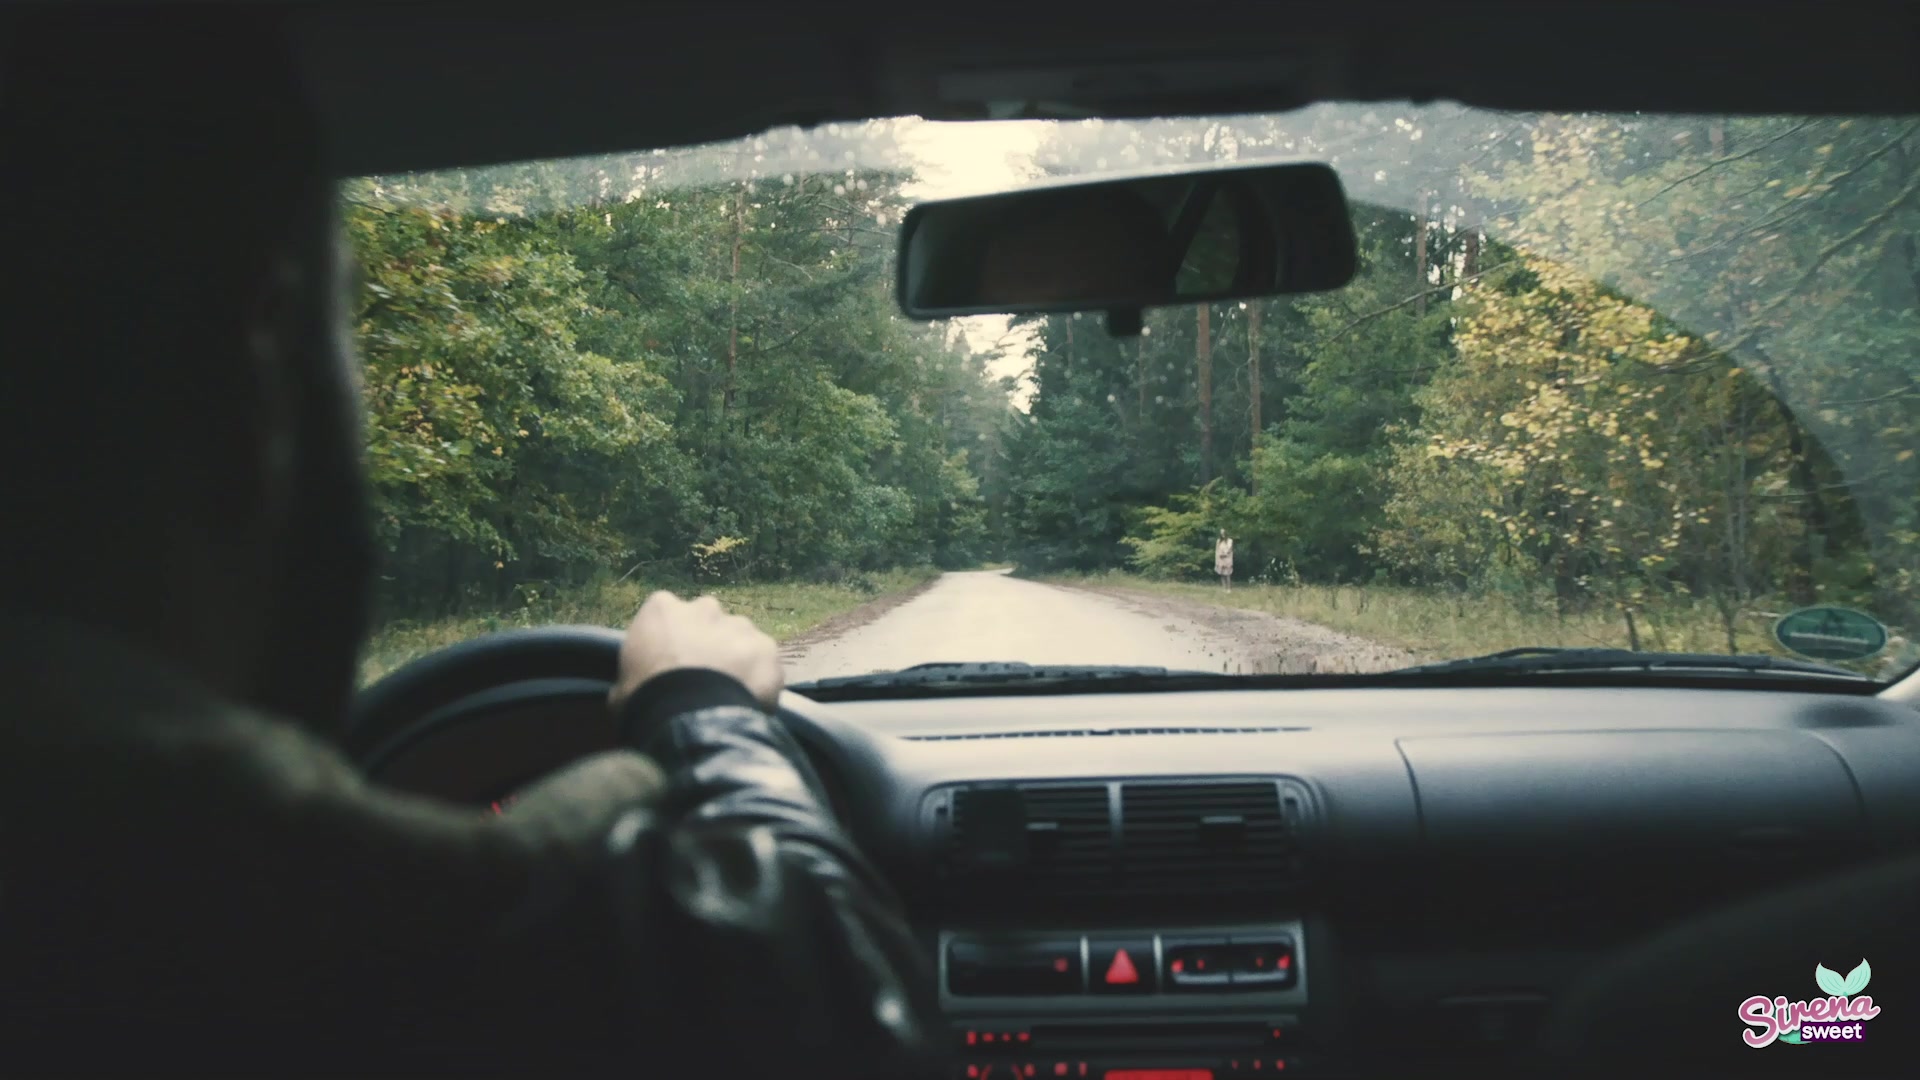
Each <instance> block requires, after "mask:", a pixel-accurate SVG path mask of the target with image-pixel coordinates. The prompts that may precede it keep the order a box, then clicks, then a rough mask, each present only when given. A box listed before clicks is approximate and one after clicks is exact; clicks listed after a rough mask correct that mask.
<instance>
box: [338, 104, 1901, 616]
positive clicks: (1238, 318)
mask: <svg viewBox="0 0 1920 1080" xmlns="http://www.w3.org/2000/svg"><path fill="white" fill-rule="evenodd" d="M902 130H903V126H902V124H901V123H899V122H876V123H874V124H870V125H863V126H853V127H843V128H829V129H825V130H822V131H813V132H805V133H778V132H776V133H769V134H768V135H766V136H763V137H759V138H756V139H750V140H744V141H742V142H740V143H737V144H728V145H725V146H718V147H702V148H694V149H688V150H676V151H669V152H657V151H656V152H649V153H642V154H631V155H619V156H615V157H610V158H598V159H583V160H578V161H566V162H541V163H533V164H527V165H519V166H511V167H503V168H494V169H479V170H466V171H457V172H448V173H437V174H432V175H421V176H407V177H379V178H367V179H363V180H359V181H355V182H353V183H351V184H349V185H347V187H346V189H345V191H344V215H345V218H346V224H347V228H348V233H349V237H350V239H351V241H352V244H353V247H354V250H355V253H356V254H357V256H358V258H359V261H360V264H361V267H362V277H361V281H360V285H359V288H358V292H357V301H356V309H355V312H354V317H355V322H356V328H357V333H358V343H359V349H360V352H361V356H362V359H363V362H364V365H365V383H364V393H365V400H366V406H367V412H368V417H369V425H370V436H369V443H368V453H369V461H370V466H371V469H372V478H373V484H374V492H375V501H376V514H377V517H376V523H377V526H378V529H379V535H380V539H381V542H382V545H383V550H384V552H385V555H386V559H387V564H386V568H385V571H384V573H383V579H382V587H381V596H380V600H381V611H382V615H383V617H385V618H387V619H400V618H413V619H419V618H430V617H436V616H440V615H446V614H451V613H456V612H471V611H475V610H501V609H506V608H510V607H512V606H514V605H516V604H520V603H523V602H524V600H525V598H526V597H527V596H528V595H533V594H544V593H550V592H552V591H554V590H568V589H581V588H588V587H592V586H593V585H594V584H595V583H605V582H608V581H611V580H616V579H633V580H649V581H661V582H676V581H677V582H715V581H734V582H741V581H745V582H754V581H764V582H774V581H815V580H818V581H842V580H848V579H850V578H858V577H859V576H861V575H872V574H877V573H881V572H884V571H888V570H891V569H894V568H901V567H916V566H937V567H945V568H963V567H970V566H975V565H979V564H980V563H982V562H983V561H989V560H1001V559H1004V560H1006V561H1008V562H1011V563H1013V564H1015V565H1016V566H1017V567H1018V568H1019V570H1020V571H1021V572H1024V573H1030V574H1036V575H1045V574H1085V573H1103V572H1110V571H1125V572H1128V573H1130V574H1135V575H1140V576H1144V577H1149V578H1166V579H1175V580H1178V579H1185V578H1191V579H1203V578H1205V577H1206V575H1207V573H1208V571H1209V569H1210V562H1211V551H1212V543H1211V538H1212V537H1213V535H1214V533H1215V531H1216V530H1218V529H1225V530H1227V531H1228V532H1229V533H1230V534H1232V535H1233V536H1234V537H1235V538H1236V540H1237V542H1238V546H1239V565H1240V568H1241V570H1240V572H1241V574H1242V576H1243V577H1251V578H1253V579H1255V580H1256V581H1260V582H1267V583H1271V584H1274V585H1301V584H1303V583H1304V584H1322V585H1341V584H1344V585H1350V586H1359V587H1362V588H1375V587H1377V588H1381V589H1397V590H1415V591H1419V592H1422V593H1427V594H1432V595H1438V596H1445V597H1450V598H1455V599H1456V600H1457V601H1458V602H1459V603H1462V604H1473V603H1494V602H1498V603H1502V604H1507V605H1521V606H1527V607H1531V608H1537V609H1538V610H1541V611H1547V612H1553V613H1559V614H1561V615H1565V614H1568V613H1576V612H1577V613H1587V614H1591V613H1594V612H1600V613H1603V614H1604V615H1605V617H1606V618H1607V619H1608V620H1609V621H1610V623H1611V624H1612V625H1616V626H1617V627H1618V631H1619V635H1620V638H1619V642H1618V643H1620V644H1628V645H1631V646H1633V647H1659V643H1660V642H1661V641H1662V640H1664V639H1663V638H1662V636H1661V633H1660V628H1661V626H1662V625H1663V621H1665V620H1670V619H1671V618H1672V617H1673V613H1674V612H1676V611H1685V612H1687V613H1688V617H1689V618H1699V617H1707V618H1710V619H1711V620H1712V622H1713V625H1714V626H1715V628H1716V629H1715V632H1714V636H1715V639H1716V640H1715V642H1714V644H1715V647H1717V648H1723V649H1726V650H1728V651H1742V650H1750V649H1752V648H1754V647H1755V646H1756V644H1757V635H1760V634H1763V633H1764V630H1765V623H1764V621H1763V620H1764V619H1765V618H1769V617H1771V616H1772V615H1773V614H1776V613H1778V612H1779V611H1782V610H1785V609H1787V608H1790V607H1792V606H1801V605H1806V604H1810V603H1815V602H1831V603H1842V604H1847V605H1852V606H1856V607H1859V608H1861V609H1863V610H1868V611H1871V612H1873V613H1874V614H1875V615H1876V616H1878V617H1879V618H1881V619H1882V620H1884V621H1886V622H1888V623H1890V624H1892V625H1894V626H1895V627H1896V628H1901V627H1907V626H1911V625H1913V623H1914V621H1915V615H1916V610H1915V597H1916V591H1915V587H1914V586H1915V584H1916V581H1915V576H1916V574H1920V461H1916V460H1915V457H1914V451H1915V448H1917V447H1920V256H1917V255H1916V235H1917V234H1920V205H1916V200H1917V199H1920V124H1916V123H1914V122H1912V121H1906V120H1883V119H1839V118H1808V117H1677V116H1642V115H1632V116H1622V115H1588V114H1576V115H1564V114H1506V113H1487V112H1482V111H1475V110H1469V109H1464V108H1459V107H1454V106H1447V105H1433V106H1422V107H1417V108H1416V107H1412V106H1405V107H1388V106H1378V107H1373V106H1369V107H1359V106H1348V105H1337V106H1336V105H1328V106H1316V107H1313V108H1310V109H1305V110H1301V111H1299V112H1296V113H1290V114H1285V115H1276V116H1260V117H1235V118H1227V119H1195V120H1165V121H1154V122H1141V123H1102V122H1097V121H1090V122H1083V123H1061V124H1054V125H1048V126H1046V127H1045V128H1044V129H1043V130H1041V131H1040V132H1039V133H1038V135H1037V136H1036V137H1035V138H1034V139H1033V140H1031V146H1030V151H1029V152H1028V153H1027V154H1026V155H1025V161H1024V162H1023V163H1022V164H1023V167H1024V168H1025V170H1026V175H1029V176H1031V177H1033V178H1040V177H1046V176H1050V175H1080V174H1088V173H1096V172H1103V171H1110V170H1123V169H1127V168H1131V167H1135V166H1145V165H1165V164H1170V163H1178V162H1190V163H1193V164H1196V165H1198V164H1206V163H1223V164H1224V163H1229V162H1247V161H1256V160H1262V159H1268V158H1277V159H1290V160H1291V159H1303V158H1304V159H1310V160H1323V161H1329V162H1331V163H1332V164H1334V165H1335V166H1336V167H1337V168H1338V169H1339V170H1340V172H1341V175H1342V178H1343V181H1344V182H1345V183H1346V184H1347V187H1348V194H1349V198H1350V200H1351V201H1352V209H1353V220H1354V227H1355V230H1356V233H1357V236H1358V240H1359V245H1360V250H1361V255H1362V264H1361V268H1360V273H1359V276H1358V277H1357V278H1356V280H1355V281H1354V282H1353V283H1352V284H1351V285H1349V286H1348V287H1346V288H1344V289H1342V290H1338V291H1335V292H1330V293H1324V294H1311V295H1301V296H1292V297H1276V298H1271V299H1265V300H1259V301H1252V302H1245V303H1240V302H1235V303H1223V304H1211V305H1192V306H1185V307H1179V308H1168V309H1161V310H1156V311H1152V312H1150V313H1149V314H1148V318H1147V326H1146V332H1145V333H1144V334H1143V335H1141V336H1139V337H1134V338H1115V337H1111V336H1109V335H1108V334H1107V333H1106V331H1105V329H1104V328H1103V324H1102V320H1101V319H1100V318H1099V317H1098V316H1097V315H1093V314H1087V315H1051V316H1032V317H1022V318H1016V319H1014V320H1012V322H1011V324H1010V325H1008V326H1006V327H1004V328H1003V329H1004V333H999V334H996V335H994V336H993V337H992V338H991V340H983V339H982V336H981V335H980V334H979V333H978V332H976V331H970V330H968V329H967V328H963V327H957V326H948V325H943V324H922V323H916V322H912V321H909V320H906V319H904V318H903V317H901V316H900V315H899V314H898V311H897V308H896V307H895V304H894V301H893V297H892V260H893V257H894V245H895V242H896V228H897V225H898V223H899V220H900V215H901V213H902V212H903V211H904V209H905V208H906V207H907V206H908V205H909V204H910V202H911V200H912V198H913V197H914V195H913V192H914V190H915V188H914V184H915V179H916V169H918V168H919V167H920V165H919V163H917V162H916V160H915V158H914V155H913V154H912V153H911V152H909V151H908V150H907V149H906V148H904V147H903V145H902V144H901V141H900V138H899V135H900V133H901V131H902ZM1703 613H1704V614H1703Z"/></svg>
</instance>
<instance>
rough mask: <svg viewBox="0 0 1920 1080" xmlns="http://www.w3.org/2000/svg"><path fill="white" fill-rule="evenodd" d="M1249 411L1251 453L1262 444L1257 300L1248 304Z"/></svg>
mask: <svg viewBox="0 0 1920 1080" xmlns="http://www.w3.org/2000/svg"><path fill="white" fill-rule="evenodd" d="M1247 412H1248V420H1249V423H1250V424H1251V425H1252V426H1251V427H1250V428H1249V429H1248V435H1247V447H1248V452H1249V453H1251V452H1252V451H1253V450H1254V449H1257V448H1258V447H1259V445H1260V431H1261V426H1260V302H1259V301H1258V300H1255V301H1254V302H1252V303H1250V304H1248V305H1247ZM1253 476H1254V474H1253V472H1252V471H1251V470H1249V471H1248V473H1247V490H1248V491H1249V492H1252V491H1255V490H1256V488H1255V484H1256V483H1257V481H1255V480H1254V478H1253Z"/></svg>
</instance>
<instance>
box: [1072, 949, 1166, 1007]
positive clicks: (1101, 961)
mask: <svg viewBox="0 0 1920 1080" xmlns="http://www.w3.org/2000/svg"><path fill="white" fill-rule="evenodd" d="M1159 975H1160V973H1159V970H1158V967H1157V966H1156V962H1155V960H1154V956H1153V939H1152V938H1150V937H1127V938H1118V937H1116V938H1099V937H1090V938H1088V939H1087V987H1088V989H1090V990H1092V991H1093V992H1094V993H1096V994H1151V993H1153V992H1154V990H1155V989H1157V988H1158V986H1159V984H1160V978H1159Z"/></svg>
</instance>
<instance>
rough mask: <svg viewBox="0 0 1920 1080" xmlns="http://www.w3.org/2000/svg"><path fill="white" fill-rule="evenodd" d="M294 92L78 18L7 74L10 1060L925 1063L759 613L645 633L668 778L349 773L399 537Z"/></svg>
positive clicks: (879, 902)
mask: <svg viewBox="0 0 1920 1080" xmlns="http://www.w3.org/2000/svg"><path fill="white" fill-rule="evenodd" d="M292 70H293V64H292V62H291V60H290V57H289V55H288V54H287V52H286V51H285V50H284V49H283V48H282V47H281V45H280V44H279V43H278V42H277V41H276V40H274V38H273V37H272V35H271V34H269V33H267V32H266V31H264V30H262V29H259V28H249V27H247V26H244V25H241V23H240V22H239V17H238V16H236V15H234V14H233V13H232V12H231V11H228V12H225V13H221V14H217V15H216V14H209V15H201V14H195V13H193V12H183V11H180V10H177V9H173V10H166V11H162V12H158V13H151V14H142V15H130V16H113V17H108V16H105V15H102V14H100V13H98V12H90V13H86V14H82V15H78V16H75V17H73V18H71V19H63V18H62V17H61V16H59V15H57V14H55V15H43V16H38V17H36V21H35V22H34V23H32V24H30V25H29V24H25V23H19V24H16V25H15V27H14V29H13V32H12V34H11V36H10V38H9V39H8V41H7V49H6V52H5V55H4V56H3V57H0V145H4V146H5V147H6V148H7V152H8V164H7V167H6V169H5V170H4V171H3V172H0V184H3V185H4V190H5V195H6V198H5V200H4V209H3V210H0V234H3V236H4V242H3V243H0V252H4V257H5V258H6V259H7V260H8V262H9V263H10V270H11V273H10V274H9V275H8V279H7V284H6V286H5V288H4V289H0V296H4V298H5V303H6V305H7V308H6V316H5V318H4V319H3V320H0V332H4V333H5V335H6V347H5V349H4V357H5V362H6V363H7V364H9V365H10V369H9V372H8V385H7V390H6V393H5V394H4V395H0V401H4V402H5V412H4V415H3V416H0V439H4V440H5V446H4V448H5V460H6V461H7V474H6V481H5V484H6V488H5V491H6V494H5V500H4V504H3V505H4V506H5V507H6V519H7V520H6V525H5V528H4V529H0V533H3V534H4V536H5V544H6V555H7V556H8V558H7V560H6V563H5V566H6V574H5V577H4V586H0V588H4V593H0V596H3V597H4V599H3V600H0V613H3V615H4V618H0V644H3V645H4V647H3V648H0V675H3V676H4V679H5V684H6V686H7V687H8V690H9V702H8V715H7V719H6V723H5V724H4V725H3V726H0V1074H5V1075H11V1076H20V1075H41V1074H45V1073H48V1072H67V1071H87V1072H92V1071H100V1070H102V1069H105V1068H108V1067H120V1068H130V1067H137V1068H139V1069H140V1070H141V1071H144V1072H168V1071H181V1072H192V1073H195V1074H199V1075H213V1074H221V1073H229V1072H238V1073H246V1074H248V1075H262V1074H285V1073H300V1072H312V1073H326V1074H331V1075H366V1074H368V1073H369V1072H374V1071H381V1072H389V1071H396V1072H405V1073H409V1074H415V1073H421V1072H427V1071H457V1072H468V1073H470V1072H477V1071H488V1072H497V1071H502V1070H506V1071H519V1072H528V1073H540V1074H543V1075H546V1074H559V1073H568V1072H578V1071H582V1070H587V1069H592V1070H595V1071H597V1070H599V1069H602V1068H605V1069H614V1068H618V1069H620V1070H621V1071H622V1072H641V1073H649V1072H650V1073H652V1074H656V1075H689V1074H691V1073H693V1072H695V1071H698V1072H700V1073H702V1074H708V1075H743V1076H744V1075H772V1074H773V1073H775V1072H776V1071H787V1070H790V1069H791V1068H792V1067H794V1065H795V1063H797V1062H805V1063H806V1066H805V1067H806V1068H809V1069H815V1068H817V1069H818V1070H819V1071H820V1072H822V1073H823V1074H829V1073H830V1074H833V1075H837V1076H875V1077H878V1076H889V1077H891V1076H901V1075H918V1074H920V1073H921V1072H922V1071H924V1070H925V1069H926V1067H927V1065H928V1058H927V1057H926V1056H924V1053H923V1052H924V1050H925V1046H926V1044H925V1042H924V1040H923V1034H924V1032H925V1029H924V1027H923V1023H924V1018H925V1017H926V1016H927V1015H929V1014H930V1012H931V1010H930V1009H929V1007H928V1005H927V999H926V994H927V993H928V991H929V989H930V988H929V987H928V986H927V983H926V981H925V980H924V979H923V978H922V977H921V975H920V974H919V969H918V967H917V964H916V957H917V955H918V954H917V952H916V951H915V949H914V944H913V941H912V939H911V938H910V936H909V934H908V933H907V931H906V928H905V926H904V924H903V923H902V922H901V920H900V918H899V916H898V913H897V910H896V908H895V906H894V905H893V904H892V903H891V901H890V900H889V899H888V894H887V893H886V891H885V887H884V885H883V884H882V883H881V882H880V881H879V880H878V879H877V878H876V877H875V876H874V875H873V873H872V872H871V871H870V870H869V869H867V867H866V865H865V863H864V862H863V861H862V860H861V858H860V856H859V855H858V854H857V853H856V852H855V851H854V850H853V849H852V848H851V846H850V845H849V844H848V843H847V841H846V839H845V837H844V836H843V834H842V832H841V830H840V829H839V827H838V826H837V825H836V824H835V823H834V822H833V821H832V820H831V818H830V817H829V815H828V814H827V813H826V811H825V810H824V809H823V808H822V802H821V799H820V797H819V795H818V793H816V792H815V791H813V790H810V788H809V787H808V785H807V783H806V782H804V781H803V780H802V778H801V775H800V773H799V772H798V771H797V770H796V768H795V767H794V765H793V763H792V759H791V757H790V755H791V754H792V752H793V751H792V747H791V743H790V742H788V741H787V739H786V738H785V736H784V735H783V733H782V731H781V730H780V728H779V726H778V722H777V720H776V719H775V718H774V717H772V716H771V715H770V714H769V712H768V711H767V710H766V709H765V707H764V705H765V702H766V701H767V700H769V699H770V697H771V695H772V694H773V693H775V692H777V690H778V686H779V676H778V666H777V658H776V656H775V654H774V652H773V647H772V644H771V642H769V641H768V640H767V639H766V638H765V636H764V635H761V634H759V633H758V632H757V631H755V630H753V629H752V628H751V627H750V626H747V625H746V624H745V623H744V622H743V621H740V620H737V619H730V618H728V617H726V616H724V615H723V614H722V613H721V612H720V611H719V609H718V606H717V605H714V604H711V603H695V604H682V603H680V602H678V601H676V600H673V599H671V598H661V599H657V600H656V601H650V602H649V604H648V606H647V608H645V609H643V611H642V613H641V616H640V617H639V618H637V619H636V620H635V623H634V626H633V627H632V628H631V630H630V631H629V637H628V645H627V651H626V653H625V654H624V655H623V657H622V679H621V684H620V687H619V689H618V690H617V691H616V693H615V695H614V697H615V700H616V702H617V708H618V712H619V716H620V718H621V719H622V720H623V722H624V723H625V725H626V730H627V732H628V733H629V735H630V738H631V741H632V743H633V745H634V746H635V747H636V748H639V749H644V750H647V751H649V752H650V754H651V759H650V758H649V757H644V756H642V755H641V754H638V753H631V752H629V753H620V754H613V755H608V756H606V757H603V758H601V759H598V760H595V761H592V762H589V763H586V764H584V765H582V766H579V767H577V768H575V769H573V770H571V771H570V772H568V773H566V774H564V775H561V776H557V777H554V778H552V779H550V780H549V781H547V782H546V783H544V784H542V785H539V786H538V787H536V788H535V789H534V790H531V791H529V792H526V793H525V794H523V795H522V797H521V798H520V799H519V800H518V802H517V803H516V805H515V808H514V811H513V812H512V813H511V814H508V815H504V816H501V817H491V816H488V815H485V814H478V815H476V814H474V813H472V812H469V811H465V810H462V809H460V808H453V807H446V806H442V805H438V804H433V803H429V802H426V801H423V800H419V799H413V798H405V797H401V796H398V795H395V794H391V793H388V792H385V791H382V790H378V789H375V788H373V787H371V786H369V785H368V784H367V783H365V782H363V781H362V779H361V778H360V777H359V776H358V775H357V774H356V772H355V770H354V769H353V768H352V767H351V766H350V765H349V764H348V762H347V761H345V760H344V759H343V758H342V757H341V756H340V755H339V754H338V753H336V752H335V751H334V750H333V749H332V748H331V747H330V745H329V743H328V741H327V737H328V735H329V733H330V731H331V729H332V726H333V725H334V724H336V723H337V722H338V721H339V720H340V719H341V716H342V712H343V709H344V706H345V703H346V702H347V700H348V697H349V694H350V692H351V689H352V685H353V677H354V669H355V655H356V651H357V649H358V647H359V644H360V639H361V634H362V631H363V622H364V617H365V607H364V597H365V595H366V591H367V587H368V583H369V558H368V553H369V548H370V545H369V543H368V537H367V533H366V521H365V514H364V506H363V503H362V499H361V491H360V484H361V477H360V470H359V464H358V454H357V445H358V440H359V429H358V417H357V410H356V397H355V393H354V387H353V383H352V381H351V377H350V372H351V367H350V361H349V357H348V350H347V348H346V345H345V331H344V327H343V319H342V315H341V295H340V279H341V259H340V255H339V244H338V238H337V236H336V232H335V228H334V220H333V198H334V194H333V189H332V184H331V181H330V177H329V175H328V171H327V169H326V160H325V156H324V155H323V153H322V142H321V137H320V135H321V132H320V129H319V127H318V125H317V123H316V120H315V117H314V115H313V114H312V113H311V112H310V111H309V109H308V108H307V107H306V105H305V103H304V101H303V99H302V95H301V94H300V92H299V88H298V87H297V86H296V85H295V83H294V81H293V79H292V76H291V74H290V73H291V72H292ZM669 785H671V786H672V789H673V791H674V793H675V795H674V798H673V799H672V800H671V801H666V800H663V798H662V796H663V794H664V792H665V791H666V790H667V789H668V787H669ZM616 824H618V827H616Z"/></svg>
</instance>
